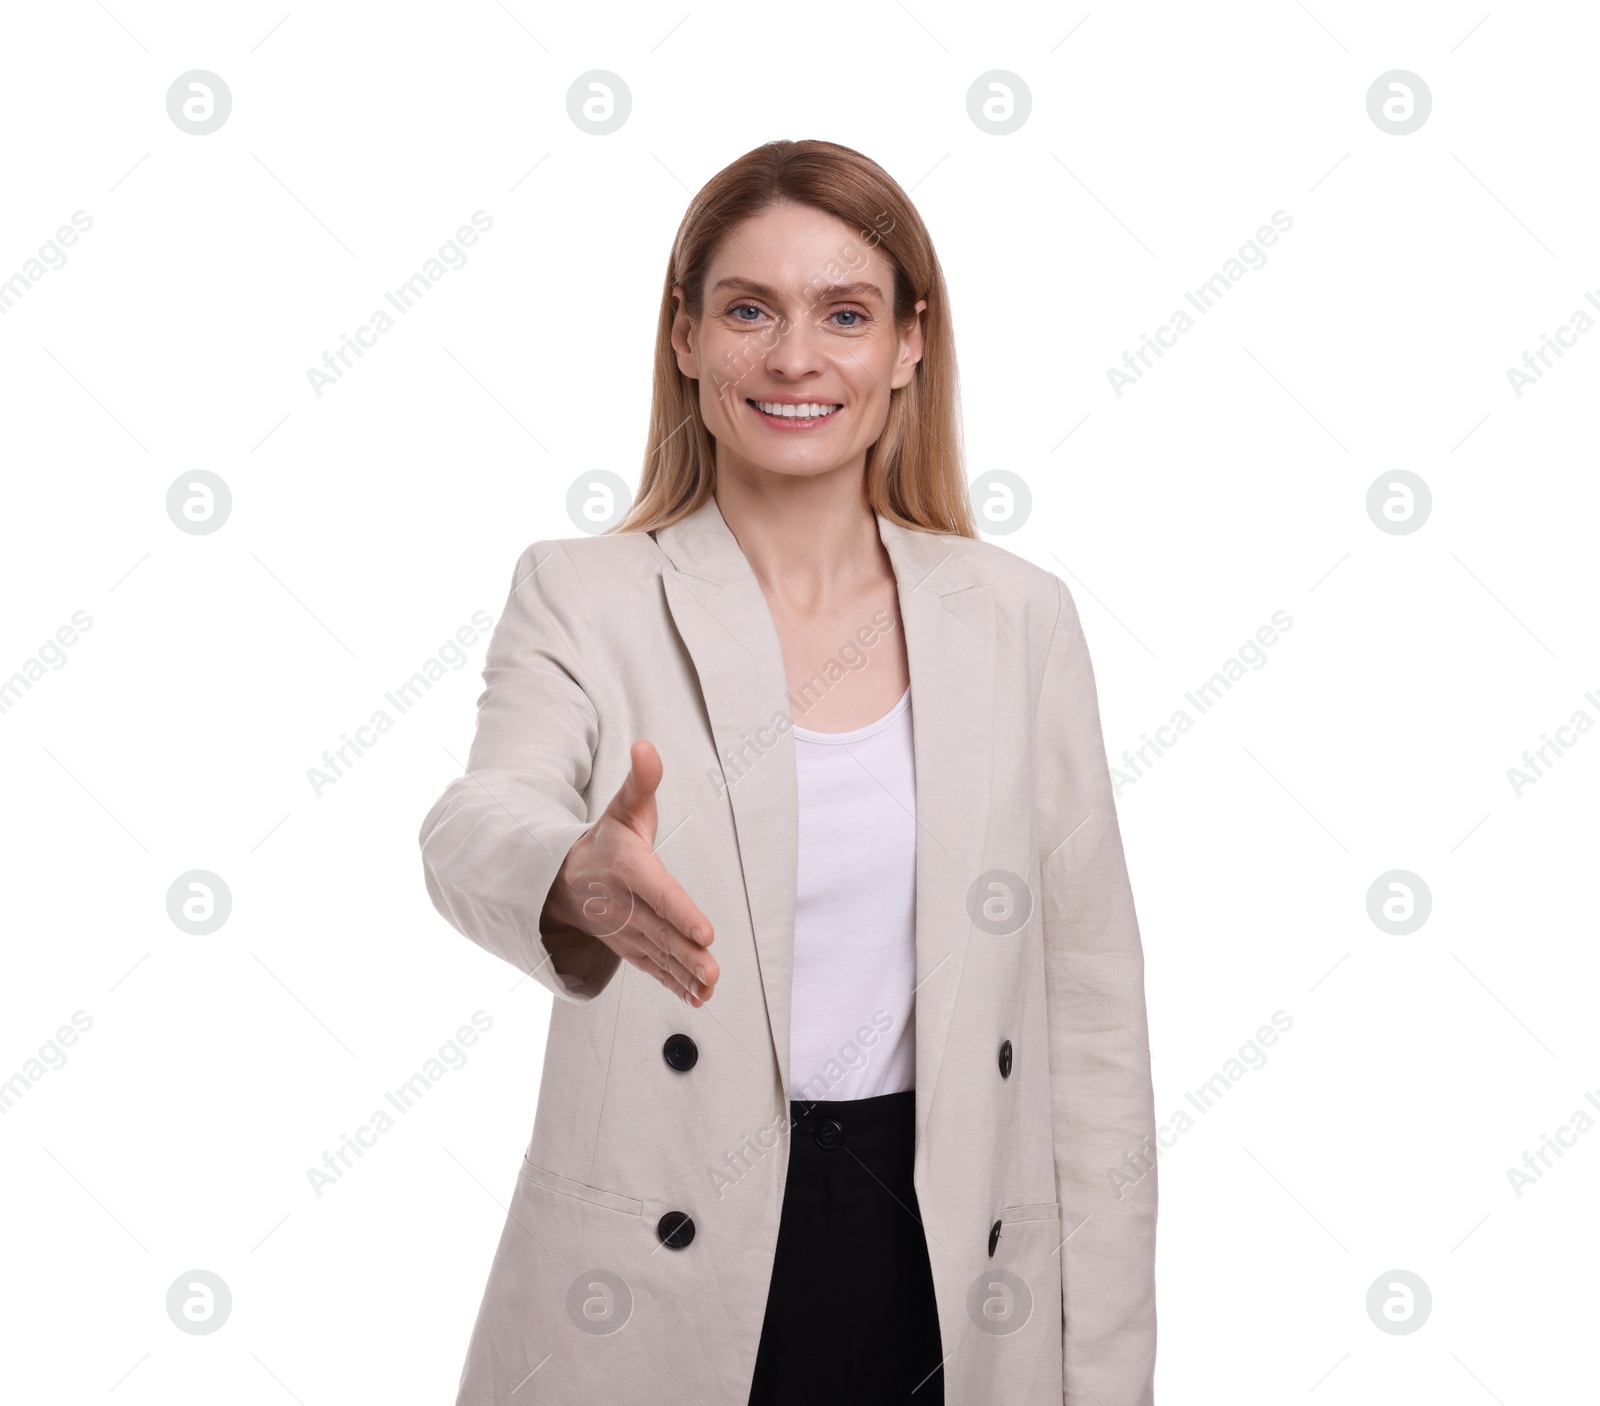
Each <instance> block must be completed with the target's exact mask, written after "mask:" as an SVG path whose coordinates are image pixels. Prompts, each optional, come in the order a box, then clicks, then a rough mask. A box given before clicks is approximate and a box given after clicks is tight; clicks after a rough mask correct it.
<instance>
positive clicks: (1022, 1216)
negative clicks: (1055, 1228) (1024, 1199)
mask: <svg viewBox="0 0 1600 1406" xmlns="http://www.w3.org/2000/svg"><path fill="white" fill-rule="evenodd" d="M995 1219H996V1220H997V1221H999V1222H1000V1224H1001V1225H1002V1226H1006V1225H1016V1224H1017V1222H1019V1221H1030V1220H1047V1221H1054V1222H1055V1223H1056V1224H1058V1225H1059V1224H1060V1222H1061V1203H1060V1202H1059V1201H1036V1202H1034V1203H1033V1204H1032V1205H1028V1206H1007V1207H1006V1208H1005V1209H1004V1210H1002V1211H1000V1212H998V1213H997V1214H996V1216H995Z"/></svg>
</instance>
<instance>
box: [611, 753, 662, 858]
mask: <svg viewBox="0 0 1600 1406" xmlns="http://www.w3.org/2000/svg"><path fill="white" fill-rule="evenodd" d="M628 756H629V763H630V764H629V767H628V774H627V776H626V777H624V778H623V782H622V785H621V786H619V787H618V788H617V794H616V795H614V796H613V797H612V798H611V804H610V805H608V806H607V807H606V810H605V813H606V814H607V815H609V816H610V817H611V818H612V819H613V820H620V821H621V822H622V823H623V824H624V825H626V826H627V827H628V828H629V829H630V830H632V831H633V832H634V833H635V834H637V835H640V836H642V837H643V838H644V839H646V840H648V841H650V842H652V843H654V841H655V837H656V787H657V786H659V785H660V784H661V773H662V765H661V754H660V753H659V752H657V751H656V749H655V745H654V744H653V743H651V742H643V741H641V742H635V743H634V744H633V747H632V749H631V750H630V751H629V753H628Z"/></svg>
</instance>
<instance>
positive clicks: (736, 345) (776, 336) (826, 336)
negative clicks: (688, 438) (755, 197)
mask: <svg viewBox="0 0 1600 1406" xmlns="http://www.w3.org/2000/svg"><path fill="white" fill-rule="evenodd" d="M868 238H870V235H869V236H868ZM868 238H863V237H862V234H861V232H859V231H857V230H854V229H852V228H851V227H850V226H849V225H847V224H845V223H844V222H843V221H841V220H837V219H835V218H834V217H833V216H832V215H829V214H825V213H824V212H823V211H821V210H816V209H813V208H812V207H810V206H808V205H775V206H772V207H770V208H768V209H766V210H763V211H762V212H761V213H760V214H757V215H753V216H751V217H750V218H749V219H748V220H746V221H745V222H744V223H743V224H740V225H738V226H736V227H735V228H734V229H733V230H732V231H730V232H729V233H728V234H727V235H726V236H725V237H724V238H723V240H722V245H721V247H720V248H719V249H718V251H717V253H716V254H715V256H714V257H713V258H712V261H711V266H710V268H709V269H708V270H707V272H706V283H705V293H704V300H703V302H704V307H703V313H702V316H701V319H700V321H699V322H698V323H693V322H691V320H690V319H689V317H688V315H687V314H686V312H685V311H684V307H683V294H682V290H681V289H676V290H674V291H675V293H676V294H677V299H678V315H677V318H676V320H675V322H674V323H673V328H672V345H673V347H674V348H675V349H676V351H677V353H678V366H679V368H680V369H681V370H682V371H683V373H684V375H686V376H691V377H693V378H695V379H696V380H698V381H699V383H700V413H701V415H703V416H704V417H705V422H706V427H707V428H708V429H709V430H710V431H711V434H712V437H713V438H714V439H715V440H716V442H717V471H718V472H719V473H722V472H724V471H731V472H733V473H737V474H740V475H741V477H753V478H756V479H759V478H760V477H761V476H762V475H763V474H764V473H767V474H782V475H785V476H789V477H815V476H817V475H820V474H826V473H829V472H832V471H849V472H851V473H853V474H858V475H859V474H860V473H862V472H863V470H864V469H865V466H866V455H867V450H868V449H869V448H871V447H872V445H873V444H874V443H875V442H876V441H877V439H878V436H879V435H880V434H882V433H883V426H884V422H885V421H886V420H887V418H888V414H889V392H890V390H891V389H898V388H899V387H901V386H904V385H906V384H907V383H908V382H909V381H910V380H911V378H912V375H913V374H914V372H915V370H916V364H917V362H918V361H919V360H920V359H921V356H922V318H921V313H922V310H923V309H924V308H926V307H927V303H926V301H920V302H918V303H917V305H916V310H917V314H918V316H917V319H916V321H915V322H914V323H913V325H912V326H911V327H910V328H909V329H908V330H907V331H906V333H905V335H904V336H902V335H900V334H899V332H898V331H897V330H896V328H895V326H894V321H893V310H894V267H893V265H892V264H891V263H890V262H889V260H888V259H887V258H886V257H884V255H882V254H881V253H880V252H879V251H878V250H877V249H876V248H875V247H873V243H869V242H868ZM874 243H875V241H874ZM819 411H820V412H822V413H818V412H819Z"/></svg>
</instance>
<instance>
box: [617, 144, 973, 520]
mask: <svg viewBox="0 0 1600 1406" xmlns="http://www.w3.org/2000/svg"><path fill="white" fill-rule="evenodd" d="M780 204H795V205H808V206H811V207H812V208H814V209H817V210H821V211H823V212H824V213H826V214H829V215H832V216H833V217H834V218H835V219H838V220H841V221H843V222H844V223H845V224H847V225H849V226H851V228H853V229H855V230H858V231H859V232H860V237H861V239H862V241H863V242H864V243H866V244H868V245H869V246H874V247H878V248H881V249H882V250H883V253H884V255H885V257H886V258H887V259H888V260H889V262H890V263H891V264H893V266H894V274H895V278H894V321H895V323H896V325H897V326H898V327H900V328H901V329H902V330H903V329H905V328H907V327H909V326H910V325H911V323H912V321H913V320H914V318H915V316H916V312H915V308H916V303H917V301H918V300H919V299H923V298H925V299H927V302H928V306H927V307H926V308H925V309H924V311H923V313H922V333H923V353H922V359H921V360H920V361H919V362H918V363H917V366H916V369H915V371H914V372H913V374H912V379H911V381H910V382H909V383H908V384H907V385H905V386H902V387H900V388H899V389H897V390H893V391H891V392H890V393H889V416H888V419H887V420H886V421H885V422H884V427H883V433H882V434H881V435H880V436H879V437H878V440H877V442H876V443H875V444H873V445H872V446H871V447H870V448H869V449H868V450H867V464H866V492H867V501H868V502H869V503H870V504H871V506H872V507H873V508H874V509H875V510H876V511H877V512H879V513H881V514H882V515H883V516H884V517H885V518H888V519H889V520H890V521H891V522H895V523H897V524H899V525H900V526H901V527H909V528H913V529H919V530H922V531H926V532H949V533H956V534H959V535H960V536H963V537H976V536H977V535H978V532H977V528H976V526H975V524H974V522H973V517H972V507H971V502H970V500H969V497H968V490H967V475H966V469H965V465H964V459H963V455H962V446H961V421H960V409H959V393H958V389H957V383H956V355H955V345H954V341H953V331H952V327H951V321H950V304H949V299H948V298H947V296H946V293H945V285H944V274H943V273H942V272H941V271H940V268H939V260H938V258H937V256H936V255H935V254H934V251H933V241H932V240H931V239H930V238H929V237H928V231H927V228H926V227H925V226H924V225H923V223H922V218H921V216H919V215H918V214H917V211H916V207H915V206H914V205H912V203H911V200H910V198H909V197H908V196H907V195H906V193H905V192H904V191H903V190H902V189H901V188H900V186H899V184H898V183H897V182H896V181H895V180H894V178H893V177H892V176H890V175H889V173H888V172H887V171H885V170H884V169H883V168H882V167H881V166H879V165H878V164H877V163H876V162H875V161H872V160H870V159H869V158H867V157H865V156H863V155H862V154H861V153H860V152H858V151H852V150H851V149H850V148H849V147H846V146H839V145H837V144H836V143H834V142H824V141H798V142H795V141H774V142H767V143H765V144H764V145H762V146H759V147H757V148H756V149H755V150H754V151H749V152H746V153H745V154H744V155H743V156H741V157H740V158H739V159H738V160H737V161H735V162H733V164H732V165H730V166H727V167H724V168H723V169H722V170H721V171H719V172H718V173H717V174H716V175H715V176H713V177H712V178H711V179H710V180H709V181H707V182H706V184H705V185H704V186H703V187H702V188H701V190H700V193H699V194H698V195H696V196H695V197H694V199H693V200H692V201H690V202H689V208H688V210H687V211H686V212H685V213H684V217H683V222H682V224H680V225H679V226H678V234H677V237H676V239H674V240H673V244H672V256H671V258H670V259H669V260H668V263H667V276H666V283H665V287H664V288H663V290H662V294H661V315H660V317H659V319H658V320H657V324H656V358H655V382H654V389H653V394H652V398H651V405H650V438H649V448H648V449H647V450H646V452H645V458H644V468H643V471H642V473H641V474H640V478H639V492H638V494H637V496H636V497H635V499H634V502H633V506H632V507H631V508H630V509H629V510H628V514H627V516H626V517H625V518H623V520H622V521H621V522H620V523H618V524H617V526H616V527H614V528H612V529H611V530H612V531H613V532H650V531H653V530H655V529H656V528H658V527H665V526H667V525H668V524H669V523H673V522H676V521H678V519H680V518H683V517H686V516H688V514H690V513H692V512H694V511H695V509H697V508H699V507H700V506H701V505H702V504H704V503H705V501H706V499H707V498H709V497H710V496H711V494H712V490H713V488H714V487H715V481H714V480H715V468H716V457H715V444H714V441H713V440H712V437H711V434H710V432H709V431H708V430H707V429H706V426H705V421H704V420H703V419H702V418H701V415H700V396H699V383H698V382H697V381H695V380H693V379H692V378H690V377H688V376H685V375H684V374H683V372H682V371H680V370H679V369H678V358H677V353H676V352H675V351H674V350H673V347H672V324H673V321H674V318H675V316H676V313H677V308H676V307H675V305H674V302H673V297H672V290H673V288H674V287H675V286H676V287H681V288H682V289H683V290H684V305H685V308H686V309H687V311H688V313H689V316H690V317H691V318H693V319H694V320H695V321H697V322H698V321H699V319H700V317H701V315H702V313H703V311H704V295H705V279H706V272H707V270H708V269H709V268H710V266H711V260H712V258H713V256H714V255H715V254H716V251H717V248H718V246H719V244H720V243H721V241H722V239H723V238H724V236H726V235H727V234H728V232H729V231H731V230H732V229H734V228H735V227H736V226H737V225H739V224H740V223H741V222H742V221H744V220H747V219H749V218H750V217H751V216H752V215H755V214H758V213H760V212H761V211H762V210H765V209H768V208H770V207H771V206H773V205H780Z"/></svg>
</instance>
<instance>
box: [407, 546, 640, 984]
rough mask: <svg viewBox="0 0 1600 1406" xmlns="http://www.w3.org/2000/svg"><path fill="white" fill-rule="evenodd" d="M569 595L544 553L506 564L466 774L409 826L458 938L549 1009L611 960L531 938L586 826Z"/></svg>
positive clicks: (574, 592) (570, 582) (602, 975)
mask: <svg viewBox="0 0 1600 1406" xmlns="http://www.w3.org/2000/svg"><path fill="white" fill-rule="evenodd" d="M582 598H583V596H582V584H581V582H580V580H579V577H578V574H577V571H576V568H574V566H573V565H572V562H571V559H570V558H569V557H568V556H567V554H566V552H565V551H564V550H563V549H562V547H561V545H560V544H559V543H557V542H551V541H545V542H535V543H534V544H533V545H532V546H531V547H529V548H528V549H527V550H526V551H525V552H523V554H522V556H521V558H520V559H519V560H518V562H517V568H516V572H515V574H514V575H513V577H512V581H511V592H510V595H509V597H508V598H507V600H506V606H505V610H504V612H503V613H502V614H501V616H500V620H499V623H498V624H497V625H496V626H495V628H494V633H493V635H492V636H491V637H490V640H489V651H488V656H487V659H486V661H485V664H484V670H483V681H484V691H483V693H482V694H480V695H479V697H478V728H477V733H476V735H475V736H474V738H473V741H472V750H471V752H470V754H469V755H468V758H467V772H466V775H465V776H462V777H459V778H457V779H456V780H454V781H452V782H451V783H450V784H449V785H448V786H446V787H445V790H444V794H443V795H441V796H440V797H439V799H438V800H437V801H435V802H434V804H433V807H432V809H431V810H429V811H428V814H427V816H426V818H425V819H424V820H423V822H422V831H421V833H420V835H419V836H418V839H419V842H420V844H421V847H422V873H423V879H424V881H425V882H426V884H427V888H428V896H429V897H430V898H431V899H432V900H433V906H434V907H435V908H437V909H438V910H439V912H440V913H441V914H443V915H444V917H445V918H446V919H447V920H448V921H449V922H450V924H451V925H452V926H453V927H455V928H456V929H457V930H458V931H460V932H461V933H463V934H465V935H466V936H467V937H470V938H471V939H472V940H473V941H474V942H476V943H477V944H478V945H479V946H480V947H483V948H484V949H486V950H487V951H489V952H492V953H494V955H495V956H497V957H503V958H504V959H505V960H506V961H508V962H510V963H511V964H512V965H513V966H515V967H517V968H518V969H520V970H521V971H524V972H527V973H528V974H529V975H530V976H532V977H533V978H534V979H535V980H536V981H538V982H540V983H541V984H542V985H544V986H546V987H548V988H549V989H550V990H551V991H552V992H554V993H555V995H556V996H557V997H558V998H560V999H563V1000H569V1001H589V1000H592V999H593V998H594V997H595V996H597V995H599V993H600V992H601V991H603V990H604V989H605V987H606V985H607V984H608V983H609V982H610V980H611V977H612V976H613V975H614V974H615V972H616V971H617V968H618V967H619V966H620V965H621V962H622V958H621V957H620V956H618V955H617V953H615V952H613V951H612V950H611V949H610V948H609V947H607V946H606V945H605V944H604V943H603V942H601V941H600V940H599V939H598V938H595V937H590V936H589V935H587V934H585V933H578V932H574V931H571V930H562V931H560V932H554V933H541V931H540V928H539V914H540V912H541V911H542V909H543V908H544V903H545V898H546V896H547V895H548V894H549V892H550V885H551V883H552V882H553V881H554V879H555V876H556V871H557V870H558V869H559V868H560V867H561V861H562V860H563V859H565V858H566V856H567V851H568V850H570V849H571V848H572V845H573V843H574V842H575V841H576V840H577V839H578V838H579V837H580V836H581V835H583V833H584V832H585V831H586V830H588V828H589V823H590V822H589V820H588V811H587V805H586V802H585V789H586V788H587V786H588V784H589V778H590V771H591V767H592V765H593V761H594V751H595V746H596V743H597V740H598V735H599V719H598V717H597V715H596V713H595V708H594V705H593V703H592V702H591V701H590V699H589V697H588V695H587V694H586V693H585V692H584V690H583V688H582V686H581V685H580V683H579V681H578V677H577V675H576V674H575V672H574V670H575V667H576V659H577V650H576V642H577V640H578V639H580V638H581V637H582V633H583V623H582V620H581V618H580V617H579V615H578V614H577V603H578V602H579V601H581V600H582Z"/></svg>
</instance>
